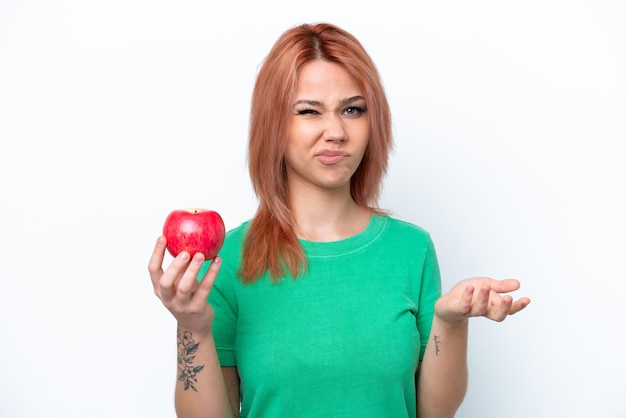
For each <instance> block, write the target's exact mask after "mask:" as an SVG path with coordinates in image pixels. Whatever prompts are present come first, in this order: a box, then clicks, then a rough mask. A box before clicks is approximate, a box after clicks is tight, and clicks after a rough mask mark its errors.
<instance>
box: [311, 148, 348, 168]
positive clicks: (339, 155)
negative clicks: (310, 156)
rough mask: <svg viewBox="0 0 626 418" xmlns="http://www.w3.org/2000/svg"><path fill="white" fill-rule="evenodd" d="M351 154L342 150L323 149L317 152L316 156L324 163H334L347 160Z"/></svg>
mask: <svg viewBox="0 0 626 418" xmlns="http://www.w3.org/2000/svg"><path fill="white" fill-rule="evenodd" d="M348 157H349V155H348V154H347V153H345V152H342V151H322V152H319V153H317V154H315V158H317V160H318V161H319V162H320V163H322V164H324V165H333V164H337V163H340V162H341V161H344V160H346V159H347V158H348Z"/></svg>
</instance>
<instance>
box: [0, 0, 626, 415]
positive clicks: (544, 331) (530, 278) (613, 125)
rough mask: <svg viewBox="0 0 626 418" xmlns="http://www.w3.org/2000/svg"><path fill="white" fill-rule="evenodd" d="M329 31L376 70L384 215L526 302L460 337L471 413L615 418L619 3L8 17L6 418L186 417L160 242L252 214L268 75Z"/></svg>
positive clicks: (303, 5)
mask: <svg viewBox="0 0 626 418" xmlns="http://www.w3.org/2000/svg"><path fill="white" fill-rule="evenodd" d="M314 21H329V22H332V23H336V24H339V25H340V26H342V27H344V28H346V29H348V30H349V31H351V32H352V33H354V34H355V35H356V36H357V37H358V38H359V39H360V40H361V41H362V43H363V44H364V46H365V47H366V49H367V50H368V51H369V52H370V54H371V55H372V57H373V58H374V60H375V61H376V62H377V64H378V66H379V70H380V72H381V74H382V77H383V80H384V83H385V86H386V89H387V93H388V96H389V99H390V102H391V105H392V110H393V114H394V131H395V136H396V149H395V153H394V154H393V158H392V161H391V168H390V172H389V175H388V177H387V179H386V183H385V188H384V196H383V199H382V202H381V206H383V207H385V208H388V209H390V210H392V211H394V212H395V214H396V215H397V216H399V217H402V218H404V219H407V220H409V221H412V222H415V223H417V224H419V225H421V226H423V227H425V228H426V229H428V230H429V231H430V232H431V233H432V235H433V238H434V240H435V244H436V246H437V250H438V253H439V257H440V262H441V268H442V273H443V280H444V289H448V288H450V287H451V286H452V285H453V284H454V283H455V282H456V281H458V280H460V279H463V278H465V277H470V276H475V275H488V276H492V277H495V278H505V277H516V278H518V279H520V280H521V282H522V289H521V290H520V291H519V292H517V293H516V295H517V296H522V295H527V296H529V297H531V298H532V304H531V305H530V306H529V307H528V309H527V310H526V311H524V312H523V313H521V314H519V315H517V316H514V317H511V318H509V319H507V320H506V321H505V322H503V323H501V324H499V323H494V322H490V321H487V320H485V319H483V318H479V319H475V320H473V321H472V322H471V325H470V330H471V334H470V350H469V365H470V387H469V392H468V394H467V398H466V400H465V402H464V404H463V406H462V407H461V410H460V412H459V414H458V417H459V418H475V417H481V418H502V417H507V418H514V417H520V418H528V417H534V418H537V417H568V418H570V417H590V416H593V417H624V416H626V406H625V405H624V402H623V396H624V393H625V389H626V384H625V383H624V375H625V374H626V367H625V361H624V358H623V355H624V345H623V343H621V341H622V334H623V330H624V325H623V322H624V313H625V312H626V311H625V310H624V300H625V296H626V292H625V290H626V289H625V285H624V282H625V279H626V277H625V273H624V260H625V254H626V244H625V239H624V236H625V233H626V225H625V221H624V214H625V213H626V205H625V202H624V200H625V199H624V189H625V187H624V182H625V179H626V169H625V168H624V156H625V151H624V150H623V147H622V146H623V144H624V140H625V139H626V29H625V28H626V25H624V22H626V6H625V5H624V2H621V1H619V0H614V1H609V0H601V1H591V0H589V1H576V0H575V1H565V0H562V1H558V0H530V1H525V2H505V1H496V0H493V1H486V0H478V1H472V2H469V1H467V2H466V1H461V0H459V1H441V2H417V3H412V2H409V1H395V2H394V1H383V2H367V1H366V2H337V1H334V0H332V1H331V0H329V1H325V0H319V1H314V2H294V1H288V2H287V1H265V2H262V1H252V0H250V1H243V2H235V1H233V2H224V1H220V2H217V1H216V2H209V1H167V0H162V1H148V0H143V1H142V0H108V1H80V0H53V1H43V0H30V1H29V0H19V1H18V0H1V1H0V141H1V149H0V237H1V239H0V257H1V269H0V274H1V277H0V416H1V417H10V418H14V417H29V418H30V417H64V418H70V417H81V418H85V417H90V418H96V417H116V418H120V417H172V416H173V415H174V412H173V402H172V400H173V387H174V381H175V374H176V371H175V370H176V358H175V356H176V353H175V350H176V341H175V323H174V321H173V318H172V317H171V316H170V314H169V313H168V312H167V311H166V310H165V309H164V308H163V307H162V305H161V304H160V302H159V301H158V299H157V298H156V297H155V296H154V294H153V292H152V287H151V284H150V281H149V278H148V272H147V268H146V266H147V262H148V258H149V255H150V252H151V250H152V246H153V243H154V241H155V239H156V237H157V236H158V234H159V233H160V228H161V225H162V221H163V220H164V218H165V216H166V215H167V214H168V213H169V211H170V210H172V209H174V208H179V207H189V206H204V207H208V208H212V209H215V210H217V211H219V212H220V213H221V214H222V216H223V217H224V220H225V222H226V224H227V225H226V226H227V228H232V227H235V226H237V225H238V224H239V223H240V222H242V221H243V220H245V219H247V218H248V217H250V216H251V215H252V214H253V212H254V209H255V206H256V200H255V198H254V195H253V194H252V192H251V188H250V185H249V180H248V174H247V169H246V161H245V150H246V148H245V147H246V136H247V123H248V111H249V99H250V93H251V89H252V85H253V83H254V78H255V74H256V71H257V68H258V66H259V64H260V63H261V61H262V59H263V57H264V56H265V54H266V53H267V51H268V50H269V48H270V47H271V45H272V43H273V42H274V40H275V39H276V38H277V37H278V36H279V35H280V33H282V32H283V31H284V30H285V29H287V28H288V27H290V26H293V25H295V24H298V23H302V22H314Z"/></svg>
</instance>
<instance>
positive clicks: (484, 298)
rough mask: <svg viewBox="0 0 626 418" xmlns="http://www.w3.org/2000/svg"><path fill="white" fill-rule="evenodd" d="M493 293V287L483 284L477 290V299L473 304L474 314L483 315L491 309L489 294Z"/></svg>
mask: <svg viewBox="0 0 626 418" xmlns="http://www.w3.org/2000/svg"><path fill="white" fill-rule="evenodd" d="M490 294H491V288H490V287H489V286H487V285H483V286H481V287H480V289H479V290H478V292H477V295H476V300H475V301H474V303H473V306H472V316H483V315H485V314H486V313H487V311H488V309H489V295H490Z"/></svg>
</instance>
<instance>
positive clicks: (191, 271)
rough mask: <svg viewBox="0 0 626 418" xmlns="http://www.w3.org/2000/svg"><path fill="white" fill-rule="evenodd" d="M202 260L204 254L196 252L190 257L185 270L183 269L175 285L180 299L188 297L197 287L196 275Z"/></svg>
mask: <svg viewBox="0 0 626 418" xmlns="http://www.w3.org/2000/svg"><path fill="white" fill-rule="evenodd" d="M203 262H204V255H203V254H202V253H196V254H195V255H194V256H193V258H192V259H191V263H189V266H188V267H187V270H185V273H184V274H183V275H182V276H181V278H180V280H179V281H178V284H177V285H176V288H177V289H176V294H177V296H178V297H179V298H180V299H184V300H187V299H189V297H190V295H192V294H193V292H195V291H196V289H197V288H198V279H197V277H198V272H199V271H200V268H201V267H202V263H203Z"/></svg>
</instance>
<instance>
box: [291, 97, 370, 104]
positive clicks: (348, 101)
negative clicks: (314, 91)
mask: <svg viewBox="0 0 626 418" xmlns="http://www.w3.org/2000/svg"><path fill="white" fill-rule="evenodd" d="M359 100H365V97H363V96H352V97H348V98H346V99H343V100H341V102H340V103H339V104H340V105H341V106H347V105H350V104H353V103H355V102H358V101H359ZM299 104H308V105H310V106H323V103H322V102H320V101H318V100H308V99H302V100H298V101H296V102H295V103H294V106H296V105H299Z"/></svg>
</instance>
